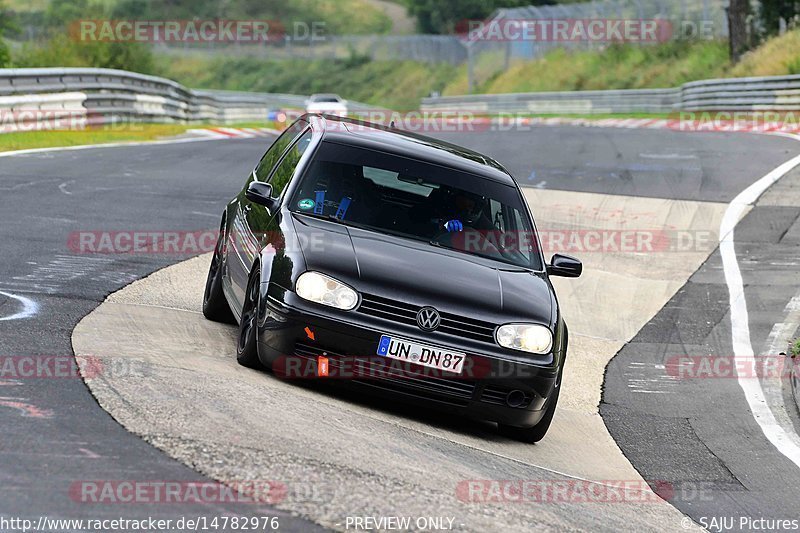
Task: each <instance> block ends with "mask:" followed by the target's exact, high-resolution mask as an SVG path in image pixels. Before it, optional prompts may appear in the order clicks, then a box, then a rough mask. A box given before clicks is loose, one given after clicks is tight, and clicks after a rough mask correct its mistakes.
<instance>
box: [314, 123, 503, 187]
mask: <svg viewBox="0 0 800 533" xmlns="http://www.w3.org/2000/svg"><path fill="white" fill-rule="evenodd" d="M303 118H304V119H305V120H306V121H308V122H311V123H313V124H314V125H315V126H317V127H319V128H321V129H322V131H323V140H325V141H332V142H337V143H340V144H347V145H351V146H359V147H361V148H366V149H371V150H378V151H381V152H388V153H392V154H395V155H398V156H402V157H408V158H410V159H416V160H419V161H425V162H429V163H434V164H437V165H441V166H445V167H449V168H454V169H457V170H461V171H464V172H469V173H471V174H475V175H478V176H480V177H483V178H486V179H490V180H492V181H496V182H499V183H503V184H506V185H511V186H516V182H515V181H514V178H512V177H511V174H509V172H508V171H507V170H506V169H505V168H504V167H503V166H502V165H501V164H500V163H498V162H497V161H495V160H494V159H492V158H491V157H489V156H486V155H483V154H480V153H478V152H475V151H473V150H470V149H468V148H464V147H462V146H458V145H455V144H451V143H448V142H445V141H441V140H439V139H434V138H432V137H426V136H425V135H419V134H417V133H413V132H409V131H403V130H400V129H397V128H391V127H387V126H382V125H380V124H373V123H371V122H365V121H361V120H355V119H351V118H346V117H337V116H333V115H327V114H317V113H307V114H306V115H303ZM437 120H438V119H437Z"/></svg>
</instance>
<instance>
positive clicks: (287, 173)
mask: <svg viewBox="0 0 800 533" xmlns="http://www.w3.org/2000/svg"><path fill="white" fill-rule="evenodd" d="M309 144H311V130H308V131H306V132H305V133H304V134H303V135H302V136H301V137H300V138H299V139H298V140H297V142H296V143H294V145H292V147H291V148H289V151H288V152H286V155H285V156H284V158H283V160H281V162H280V164H279V165H278V168H276V169H275V173H274V174H272V176H271V177H270V178H269V182H270V183H271V184H272V196H274V197H276V198H277V197H278V196H280V195H281V194H282V193H283V190H284V189H285V188H286V185H287V184H288V183H289V180H291V179H292V175H293V174H294V170H295V168H296V167H297V163H299V162H300V158H301V157H302V156H303V153H304V152H305V151H306V149H307V148H308V146H309Z"/></svg>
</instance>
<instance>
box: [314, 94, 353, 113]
mask: <svg viewBox="0 0 800 533" xmlns="http://www.w3.org/2000/svg"><path fill="white" fill-rule="evenodd" d="M306 113H325V114H328V115H335V116H337V117H346V116H347V100H345V99H343V98H342V97H341V96H339V95H338V94H330V93H327V94H312V95H311V96H309V97H308V100H306Z"/></svg>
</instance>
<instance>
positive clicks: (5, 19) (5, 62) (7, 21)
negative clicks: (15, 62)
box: [0, 0, 14, 68]
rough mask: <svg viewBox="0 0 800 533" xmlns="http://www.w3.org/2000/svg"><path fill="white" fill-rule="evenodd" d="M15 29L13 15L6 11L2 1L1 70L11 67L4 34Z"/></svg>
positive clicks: (0, 18)
mask: <svg viewBox="0 0 800 533" xmlns="http://www.w3.org/2000/svg"><path fill="white" fill-rule="evenodd" d="M13 28H14V21H13V19H12V17H11V13H10V12H8V11H6V6H5V5H4V3H3V0H0V68H5V67H7V66H9V65H11V53H10V52H9V51H8V45H6V42H5V41H4V40H3V34H4V33H5V32H6V31H7V30H10V29H13Z"/></svg>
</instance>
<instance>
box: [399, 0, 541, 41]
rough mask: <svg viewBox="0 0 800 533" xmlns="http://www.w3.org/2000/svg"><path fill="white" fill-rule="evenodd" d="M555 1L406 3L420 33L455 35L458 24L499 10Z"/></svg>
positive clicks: (437, 0)
mask: <svg viewBox="0 0 800 533" xmlns="http://www.w3.org/2000/svg"><path fill="white" fill-rule="evenodd" d="M553 3H555V0H406V5H407V8H408V13H409V15H411V16H413V17H416V19H417V27H418V29H419V30H420V31H421V32H422V33H454V32H455V30H456V29H457V28H458V27H461V26H462V25H461V24H460V23H461V22H464V21H467V20H482V19H485V18H486V17H488V16H489V15H491V14H492V12H493V11H494V10H496V9H498V8H501V7H519V6H529V5H544V4H553Z"/></svg>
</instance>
